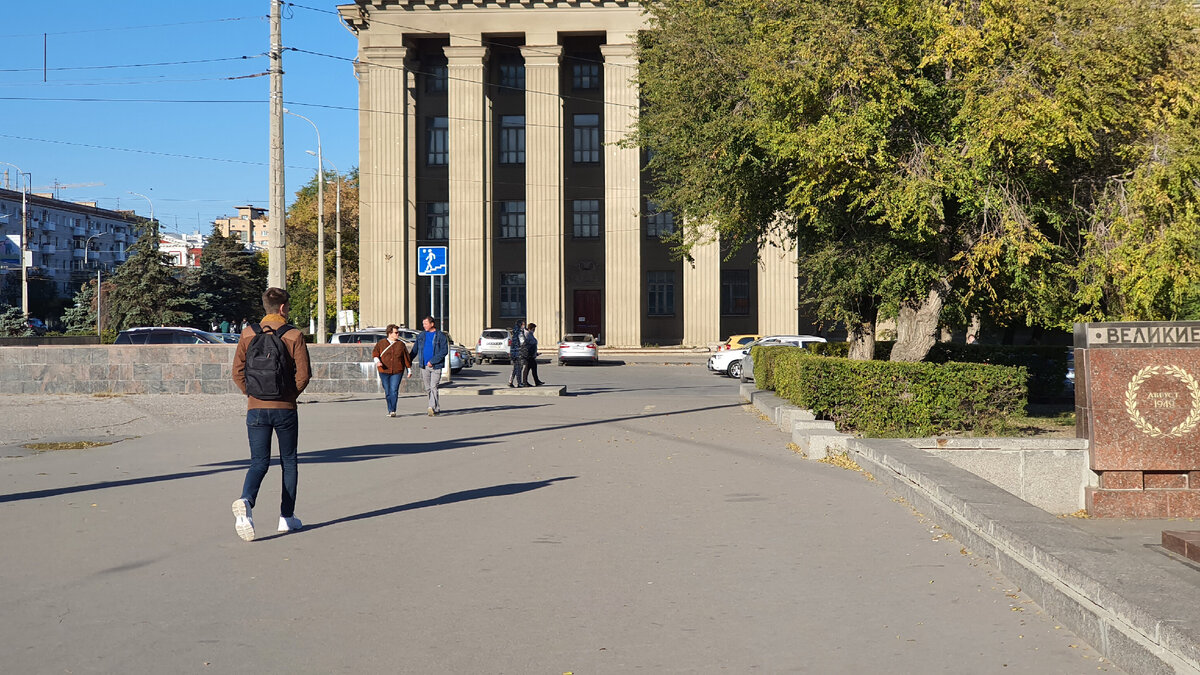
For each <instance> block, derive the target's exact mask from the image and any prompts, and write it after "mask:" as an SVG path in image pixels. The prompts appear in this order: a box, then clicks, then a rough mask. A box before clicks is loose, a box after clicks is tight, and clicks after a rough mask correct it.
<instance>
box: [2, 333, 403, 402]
mask: <svg viewBox="0 0 1200 675" xmlns="http://www.w3.org/2000/svg"><path fill="white" fill-rule="evenodd" d="M372 346H373V345H357V344H354V345H309V347H308V353H309V358H310V360H311V362H312V370H313V379H312V382H311V383H310V384H309V386H308V389H307V391H308V392H311V393H379V392H380V391H381V389H380V386H379V377H378V376H377V375H376V371H375V368H374V366H373V364H372V363H371V348H372ZM235 350H236V345H78V346H54V347H47V346H40V347H4V348H2V349H0V394H100V393H111V394H232V393H237V391H238V389H237V387H236V386H235V385H234V384H233V379H232V373H233V354H234V351H235ZM420 386H421V385H420V383H419V381H418V380H417V378H416V377H413V378H412V379H410V380H406V381H404V384H403V385H402V390H403V391H419V390H420Z"/></svg>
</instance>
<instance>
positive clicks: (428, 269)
mask: <svg viewBox="0 0 1200 675" xmlns="http://www.w3.org/2000/svg"><path fill="white" fill-rule="evenodd" d="M447 258H448V256H447V252H446V247H445V246H419V247H417V275H418V276H422V277H429V314H430V315H433V314H434V311H433V308H434V301H433V285H434V280H435V279H436V278H437V277H442V282H443V283H442V292H443V293H445V288H446V285H445V283H444V282H445V277H446V275H447V274H449V270H450V263H449V262H448V260H447ZM440 313H441V314H442V315H443V316H439V317H438V320H439V321H441V322H442V331H443V332H445V330H446V317H445V316H444V315H445V314H446V311H445V298H443V299H442V311H441V312H440ZM446 346H447V350H446V365H445V366H444V367H443V368H442V382H449V381H450V348H451V347H452V346H451V345H449V344H447V345H446Z"/></svg>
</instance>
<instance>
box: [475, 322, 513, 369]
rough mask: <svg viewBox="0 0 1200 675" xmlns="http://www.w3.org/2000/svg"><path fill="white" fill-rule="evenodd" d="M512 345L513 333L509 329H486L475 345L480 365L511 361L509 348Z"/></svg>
mask: <svg viewBox="0 0 1200 675" xmlns="http://www.w3.org/2000/svg"><path fill="white" fill-rule="evenodd" d="M511 344H512V331H511V330H509V329H507V328H485V329H483V332H482V333H480V334H479V341H478V342H476V343H475V356H476V358H478V359H479V362H480V363H491V362H493V361H495V360H497V359H499V360H501V361H509V360H511V356H510V354H509V346H510V345H511Z"/></svg>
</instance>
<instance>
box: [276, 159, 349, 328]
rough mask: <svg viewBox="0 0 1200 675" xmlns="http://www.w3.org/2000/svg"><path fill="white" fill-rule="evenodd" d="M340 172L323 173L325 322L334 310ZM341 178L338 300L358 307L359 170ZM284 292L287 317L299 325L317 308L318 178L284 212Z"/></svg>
mask: <svg viewBox="0 0 1200 675" xmlns="http://www.w3.org/2000/svg"><path fill="white" fill-rule="evenodd" d="M337 180H338V174H336V173H334V172H326V174H325V191H324V192H325V195H324V196H325V307H326V310H327V312H328V316H327V317H326V321H328V319H329V318H330V317H333V312H334V311H335V310H336V309H337V284H336V264H335V263H336V259H337V253H336V246H335V243H334V242H335V239H336V237H335V232H336V230H335V225H336V219H335V213H336V203H335V200H336V198H337ZM341 180H342V220H341V225H342V305H343V308H345V309H353V310H357V309H358V169H357V168H355V169H353V170H351V171H350V172H349V173H348V174H346V175H344V176H341ZM287 275H288V292H289V294H291V296H292V306H293V311H292V314H291V316H290V318H291V319H292V321H293V322H294V323H296V324H297V325H301V324H302V323H307V322H308V319H309V316H310V313H311V311H312V310H311V309H310V304H311V306H312V308H315V307H316V292H317V178H316V176H313V178H312V180H310V181H309V182H308V183H306V184H305V185H304V186H303V187H301V188H300V190H299V191H298V192H297V193H296V200H295V201H294V202H292V205H291V206H290V207H289V208H288V215H287Z"/></svg>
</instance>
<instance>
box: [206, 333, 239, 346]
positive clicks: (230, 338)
mask: <svg viewBox="0 0 1200 675" xmlns="http://www.w3.org/2000/svg"><path fill="white" fill-rule="evenodd" d="M213 335H217V336H219V337H220V338H221V340H223V341H224V342H225V344H230V345H236V344H237V343H238V342H240V341H241V339H242V334H241V333H213Z"/></svg>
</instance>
